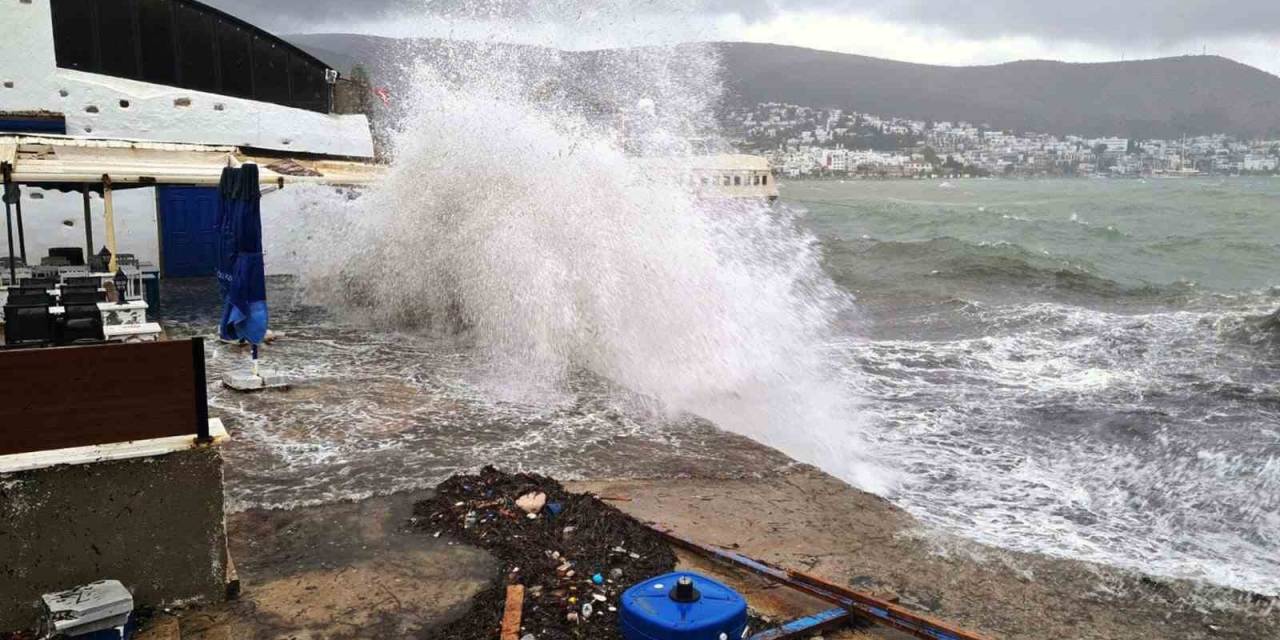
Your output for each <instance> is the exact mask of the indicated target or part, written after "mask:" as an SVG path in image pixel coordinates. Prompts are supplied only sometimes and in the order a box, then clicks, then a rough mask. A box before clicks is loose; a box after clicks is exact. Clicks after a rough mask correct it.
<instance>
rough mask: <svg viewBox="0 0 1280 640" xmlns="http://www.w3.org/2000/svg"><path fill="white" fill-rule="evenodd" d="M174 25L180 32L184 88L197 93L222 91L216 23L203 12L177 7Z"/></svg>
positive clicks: (187, 7) (179, 50)
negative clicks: (215, 32) (216, 41)
mask: <svg viewBox="0 0 1280 640" xmlns="http://www.w3.org/2000/svg"><path fill="white" fill-rule="evenodd" d="M174 22H175V24H176V25H177V29H178V73H180V74H181V76H182V86H184V87H186V88H188V89H195V90H197V91H209V92H216V91H218V90H219V86H218V65H217V62H216V59H215V58H214V55H213V54H214V47H213V44H214V27H213V25H214V23H213V19H212V18H211V17H210V16H209V15H208V14H206V13H205V12H203V11H200V10H199V9H196V8H194V7H190V6H187V5H185V4H176V5H174Z"/></svg>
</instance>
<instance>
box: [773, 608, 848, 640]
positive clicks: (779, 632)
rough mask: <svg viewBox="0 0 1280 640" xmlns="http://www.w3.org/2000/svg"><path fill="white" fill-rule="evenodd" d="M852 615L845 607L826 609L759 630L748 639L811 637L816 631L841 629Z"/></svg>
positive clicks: (779, 639)
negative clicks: (772, 627) (778, 625)
mask: <svg viewBox="0 0 1280 640" xmlns="http://www.w3.org/2000/svg"><path fill="white" fill-rule="evenodd" d="M852 618H853V615H852V614H850V613H849V611H848V610H846V609H828V610H827V611H823V612H822V613H815V614H813V615H811V616H805V617H803V618H798V619H796V620H792V621H791V622H788V623H786V624H784V625H782V626H781V627H778V628H777V629H769V630H768V631H761V632H760V633H757V634H755V635H753V636H751V637H750V638H748V640H789V639H790V638H811V637H813V635H814V634H816V633H822V632H823V631H831V630H834V629H842V628H844V627H847V626H848V625H849V622H850V620H851V619H852Z"/></svg>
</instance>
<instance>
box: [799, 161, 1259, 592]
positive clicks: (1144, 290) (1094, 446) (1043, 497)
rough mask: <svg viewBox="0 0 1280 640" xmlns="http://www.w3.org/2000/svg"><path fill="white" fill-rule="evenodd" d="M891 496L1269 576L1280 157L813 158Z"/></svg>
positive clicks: (1204, 570) (956, 527)
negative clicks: (842, 173) (1005, 170)
mask: <svg viewBox="0 0 1280 640" xmlns="http://www.w3.org/2000/svg"><path fill="white" fill-rule="evenodd" d="M784 202H787V203H788V205H787V206H795V207H803V208H804V209H805V210H807V214H806V216H805V218H804V220H805V224H807V225H808V226H810V227H811V228H812V229H814V230H815V232H816V233H818V234H819V236H820V237H821V238H822V240H823V243H824V245H825V247H826V268H827V270H828V271H829V273H831V274H832V276H833V277H834V278H835V280H836V282H837V283H839V284H840V285H841V286H842V287H844V288H846V289H847V290H849V291H851V292H853V293H855V294H856V295H857V296H858V298H859V305H860V308H861V309H862V310H863V311H864V312H865V313H866V314H867V315H868V316H869V318H870V321H869V322H868V323H866V325H865V326H864V327H863V328H862V333H861V334H860V335H851V336H849V337H848V338H847V339H845V340H840V341H837V342H836V343H835V344H833V345H832V348H833V349H834V350H836V351H837V352H839V353H840V354H842V356H843V357H842V361H843V362H844V363H845V365H844V370H843V379H844V381H845V382H846V384H847V387H848V389H849V390H850V392H851V393H856V394H858V395H860V396H861V397H863V398H864V399H865V400H866V404H865V405H864V407H863V410H864V411H866V412H867V413H868V414H869V415H870V416H871V420H872V421H873V424H874V425H875V426H874V428H873V429H872V430H871V431H872V433H873V434H874V442H873V446H874V447H875V448H876V449H877V451H876V456H877V457H878V458H879V459H881V460H888V461H892V462H893V463H894V464H895V465H896V467H897V468H900V469H902V470H904V471H905V474H904V479H903V481H902V483H901V484H900V485H899V486H898V487H897V488H896V490H895V491H894V493H893V495H892V497H893V499H894V501H895V502H897V503H898V504H899V505H902V506H904V507H905V508H907V509H908V510H909V511H911V512H912V513H913V514H915V515H916V516H918V517H919V518H921V519H922V520H923V521H925V522H927V523H930V524H932V525H935V526H937V527H940V528H942V529H944V530H947V531H952V532H955V533H958V534H960V535H962V536H966V537H970V538H973V539H977V540H980V541H982V542H987V543H991V544H994V545H996V546H1000V547H1005V548H1011V549H1018V550H1024V551H1035V552H1043V553H1050V554H1054V555H1061V556H1066V557H1072V558H1084V559H1088V560H1094V561H1099V562H1103V563H1106V564H1113V565H1119V566H1124V567H1129V568H1133V569H1138V570H1141V571H1146V572H1149V573H1156V574H1162V575H1170V576H1178V577H1188V578H1197V579H1204V580H1207V581H1209V582H1213V583H1217V584H1223V585H1230V586H1234V587H1239V588H1244V589H1251V590H1255V591H1259V592H1263V593H1268V594H1275V593H1277V592H1278V591H1280V329H1277V328H1275V327H1268V326H1266V324H1267V323H1266V320H1265V318H1266V316H1267V315H1268V314H1270V313H1272V312H1274V311H1275V310H1276V308H1277V307H1280V288H1277V285H1280V277H1277V266H1278V265H1280V180H1272V179H1256V180H1253V179H1228V180H1207V179H1206V180H1149V181H1137V180H1134V181H957V182H955V183H954V184H953V185H941V186H940V183H937V182H890V183H873V182H848V183H840V182H810V183H798V184H790V185H787V186H786V188H785V191H784Z"/></svg>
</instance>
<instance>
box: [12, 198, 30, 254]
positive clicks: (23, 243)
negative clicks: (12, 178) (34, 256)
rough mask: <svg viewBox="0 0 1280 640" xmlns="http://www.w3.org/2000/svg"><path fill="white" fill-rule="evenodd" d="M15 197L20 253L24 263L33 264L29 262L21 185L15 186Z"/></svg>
mask: <svg viewBox="0 0 1280 640" xmlns="http://www.w3.org/2000/svg"><path fill="white" fill-rule="evenodd" d="M13 199H14V200H15V202H14V204H13V206H14V209H15V210H16V211H17V212H18V253H19V254H20V255H21V256H22V262H23V264H31V263H30V262H27V231H26V228H25V226H24V225H23V224H22V189H21V187H15V191H14V198H13Z"/></svg>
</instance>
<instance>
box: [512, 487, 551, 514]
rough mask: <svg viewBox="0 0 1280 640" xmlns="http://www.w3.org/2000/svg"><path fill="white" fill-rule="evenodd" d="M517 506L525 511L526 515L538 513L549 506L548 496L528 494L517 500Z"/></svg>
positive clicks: (539, 493)
mask: <svg viewBox="0 0 1280 640" xmlns="http://www.w3.org/2000/svg"><path fill="white" fill-rule="evenodd" d="M516 506H517V507H520V508H521V509H523V510H524V512H525V513H531V514H532V513H537V512H539V511H542V508H543V507H545V506H547V494H545V493H541V492H538V493H526V494H525V495H523V496H520V498H519V499H518V500H516Z"/></svg>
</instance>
